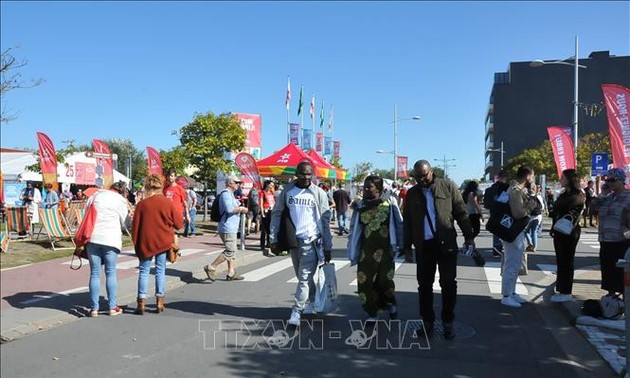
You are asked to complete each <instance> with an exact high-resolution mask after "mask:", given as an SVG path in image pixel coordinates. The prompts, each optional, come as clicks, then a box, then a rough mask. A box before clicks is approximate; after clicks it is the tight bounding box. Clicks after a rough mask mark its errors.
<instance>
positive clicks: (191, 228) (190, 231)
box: [184, 207, 197, 236]
mask: <svg viewBox="0 0 630 378" xmlns="http://www.w3.org/2000/svg"><path fill="white" fill-rule="evenodd" d="M188 215H190V222H188V223H186V224H185V225H184V236H188V235H194V234H195V231H196V229H197V227H196V225H195V217H197V209H196V208H195V207H193V208H192V209H190V210H189V211H188Z"/></svg>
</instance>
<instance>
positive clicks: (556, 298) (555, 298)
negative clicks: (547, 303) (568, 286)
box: [551, 293, 574, 303]
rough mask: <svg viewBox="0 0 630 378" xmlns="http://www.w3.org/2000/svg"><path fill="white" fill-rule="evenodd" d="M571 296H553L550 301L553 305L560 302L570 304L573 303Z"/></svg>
mask: <svg viewBox="0 0 630 378" xmlns="http://www.w3.org/2000/svg"><path fill="white" fill-rule="evenodd" d="M573 300H574V299H573V295H571V294H560V293H557V294H554V295H552V296H551V301H552V302H555V303H562V302H571V301H573Z"/></svg>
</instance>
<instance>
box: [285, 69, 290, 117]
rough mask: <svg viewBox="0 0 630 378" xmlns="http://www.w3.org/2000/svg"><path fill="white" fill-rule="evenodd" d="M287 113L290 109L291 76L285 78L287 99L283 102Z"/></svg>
mask: <svg viewBox="0 0 630 378" xmlns="http://www.w3.org/2000/svg"><path fill="white" fill-rule="evenodd" d="M285 105H286V107H287V111H288V110H289V108H290V107H291V76H288V77H287V98H286V100H285Z"/></svg>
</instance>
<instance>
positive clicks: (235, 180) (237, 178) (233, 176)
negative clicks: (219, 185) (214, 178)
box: [225, 175, 243, 182]
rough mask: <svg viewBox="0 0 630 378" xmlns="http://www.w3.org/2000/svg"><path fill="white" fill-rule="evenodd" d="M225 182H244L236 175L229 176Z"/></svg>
mask: <svg viewBox="0 0 630 378" xmlns="http://www.w3.org/2000/svg"><path fill="white" fill-rule="evenodd" d="M225 182H243V180H241V179H240V178H239V177H238V176H236V175H229V176H228V177H227V178H226V179H225Z"/></svg>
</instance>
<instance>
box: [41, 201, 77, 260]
mask: <svg viewBox="0 0 630 378" xmlns="http://www.w3.org/2000/svg"><path fill="white" fill-rule="evenodd" d="M39 221H40V222H41V224H42V228H44V229H45V230H46V234H47V235H48V240H49V241H50V245H51V246H52V249H53V251H56V250H58V249H75V244H74V239H73V237H72V234H71V233H70V231H69V230H68V225H67V224H66V221H65V219H64V217H63V215H62V214H61V211H59V209H39ZM61 240H70V242H72V247H64V248H58V247H56V246H55V243H56V242H58V241H61Z"/></svg>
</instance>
